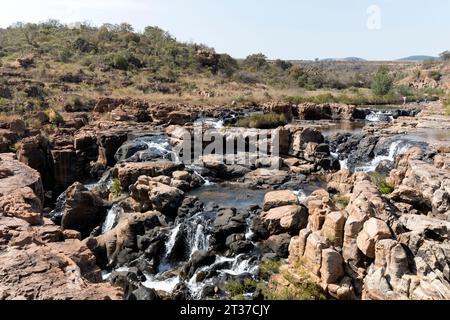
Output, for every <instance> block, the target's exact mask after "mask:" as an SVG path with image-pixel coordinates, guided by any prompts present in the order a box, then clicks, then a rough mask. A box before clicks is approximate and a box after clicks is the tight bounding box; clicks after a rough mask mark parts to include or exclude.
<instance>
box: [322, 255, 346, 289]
mask: <svg viewBox="0 0 450 320" xmlns="http://www.w3.org/2000/svg"><path fill="white" fill-rule="evenodd" d="M344 275H345V272H344V259H343V258H342V256H341V255H340V254H339V253H338V252H337V251H335V250H333V249H324V250H322V264H321V267H320V277H321V279H322V283H324V284H330V283H337V282H338V281H339V280H340V279H341V278H342V277H343V276H344Z"/></svg>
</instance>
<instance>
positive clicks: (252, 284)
mask: <svg viewBox="0 0 450 320" xmlns="http://www.w3.org/2000/svg"><path fill="white" fill-rule="evenodd" d="M256 287H257V282H256V281H255V280H253V279H252V278H245V279H244V280H242V281H238V280H231V281H228V282H227V283H226V284H225V286H224V289H225V290H226V291H227V292H229V293H230V295H231V296H232V297H235V296H242V295H243V294H245V293H247V292H249V291H252V290H255V289H256Z"/></svg>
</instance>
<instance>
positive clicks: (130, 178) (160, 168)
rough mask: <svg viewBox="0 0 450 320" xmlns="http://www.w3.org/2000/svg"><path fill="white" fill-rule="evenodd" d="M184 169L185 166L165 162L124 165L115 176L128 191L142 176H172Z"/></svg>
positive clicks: (116, 169) (115, 170)
mask: <svg viewBox="0 0 450 320" xmlns="http://www.w3.org/2000/svg"><path fill="white" fill-rule="evenodd" d="M183 169H184V165H183V164H177V163H174V162H171V161H165V160H161V161H155V162H141V163H122V164H118V165H117V166H116V167H115V168H114V176H116V177H117V178H118V179H119V180H120V184H121V186H122V188H124V189H127V188H128V187H129V186H130V185H132V184H134V183H135V182H136V181H137V179H138V178H139V177H140V176H148V177H158V176H171V175H172V173H173V172H174V171H179V170H183Z"/></svg>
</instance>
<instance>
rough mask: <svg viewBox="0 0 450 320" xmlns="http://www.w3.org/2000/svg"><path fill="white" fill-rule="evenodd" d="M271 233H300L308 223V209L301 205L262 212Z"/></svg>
mask: <svg viewBox="0 0 450 320" xmlns="http://www.w3.org/2000/svg"><path fill="white" fill-rule="evenodd" d="M261 218H262V220H263V222H264V223H265V224H266V227H267V229H268V231H269V233H270V234H272V235H273V234H280V233H290V234H296V233H297V234H298V232H299V231H300V230H301V229H303V228H305V227H306V225H307V224H308V210H307V209H306V208H305V207H304V206H301V205H288V206H283V207H277V208H272V209H270V210H269V211H267V212H263V213H262V214H261Z"/></svg>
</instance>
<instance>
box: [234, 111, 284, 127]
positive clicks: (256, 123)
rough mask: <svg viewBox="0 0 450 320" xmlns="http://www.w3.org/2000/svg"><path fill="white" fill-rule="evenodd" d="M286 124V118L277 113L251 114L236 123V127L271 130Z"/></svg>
mask: <svg viewBox="0 0 450 320" xmlns="http://www.w3.org/2000/svg"><path fill="white" fill-rule="evenodd" d="M286 124H287V120H286V116H285V115H284V114H278V113H274V112H271V113H265V114H259V113H258V114H253V115H250V116H247V117H245V118H242V119H240V120H239V121H238V123H237V126H238V127H245V128H255V129H272V128H277V127H279V126H284V125H286Z"/></svg>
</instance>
